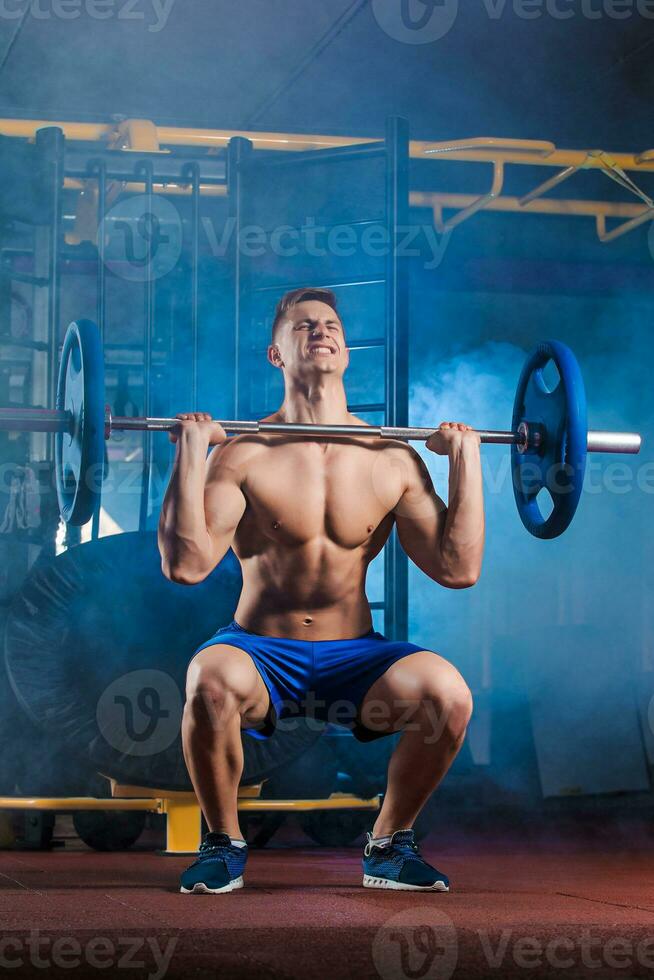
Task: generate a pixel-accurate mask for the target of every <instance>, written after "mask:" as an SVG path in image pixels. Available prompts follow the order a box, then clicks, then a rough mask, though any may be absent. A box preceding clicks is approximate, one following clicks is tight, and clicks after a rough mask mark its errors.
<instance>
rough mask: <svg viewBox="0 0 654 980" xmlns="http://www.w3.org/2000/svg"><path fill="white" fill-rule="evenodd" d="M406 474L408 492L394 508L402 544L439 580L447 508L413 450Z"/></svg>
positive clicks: (405, 481) (420, 565) (409, 455)
mask: <svg viewBox="0 0 654 980" xmlns="http://www.w3.org/2000/svg"><path fill="white" fill-rule="evenodd" d="M403 470H404V477H405V478H404V489H403V492H402V494H401V496H400V498H399V500H398V502H397V504H396V505H395V507H394V508H393V515H394V517H395V524H396V527H397V533H398V537H399V539H400V544H401V545H402V547H403V549H404V551H405V552H406V554H407V555H408V557H409V558H410V559H411V560H412V561H413V562H414V563H415V564H416V565H417V566H418V568H420V569H421V570H422V571H423V572H425V574H426V575H429V576H430V577H431V578H438V574H439V570H440V566H439V559H440V546H441V539H442V535H443V529H444V527H445V518H446V515H447V507H446V505H445V503H444V501H443V500H442V499H441V498H440V497H439V495H438V494H437V493H436V491H435V489H434V485H433V482H432V479H431V476H430V475H429V470H428V469H427V466H426V465H425V463H424V461H423V460H422V459H421V457H420V456H419V455H418V454H417V453H416V452H415V450H413V449H410V451H409V453H408V454H407V456H406V457H405V459H404V460H403Z"/></svg>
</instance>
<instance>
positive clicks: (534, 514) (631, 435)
mask: <svg viewBox="0 0 654 980" xmlns="http://www.w3.org/2000/svg"><path fill="white" fill-rule="evenodd" d="M549 362H553V363H554V365H555V366H556V370H557V373H558V379H557V382H556V383H555V384H553V385H549V384H548V383H547V381H546V379H545V375H544V369H545V367H546V366H547V365H548V363H549ZM178 424H179V423H178V420H177V419H174V418H122V417H114V416H112V415H111V412H110V410H109V409H108V408H107V407H105V404H104V363H103V357H102V344H101V340H100V334H99V331H98V328H97V326H96V325H95V324H94V323H92V322H91V321H90V320H77V321H74V322H73V323H71V324H70V326H69V327H68V330H67V332H66V336H65V339H64V344H63V349H62V356H61V363H60V367H59V376H58V382H57V400H56V407H55V408H54V409H41V408H0V429H4V430H23V431H28V432H53V433H55V460H56V467H55V470H56V481H57V495H58V499H59V506H60V510H61V516H62V518H63V520H64V521H65V522H66V523H68V524H73V525H77V526H80V525H83V524H86V522H87V521H89V520H90V519H91V517H92V516H93V514H94V512H95V510H96V508H97V507H98V506H99V502H100V493H101V479H98V474H102V471H103V465H104V441H105V440H106V439H109V438H110V437H111V433H112V432H114V431H149V432H168V431H170V430H171V429H173V428H174V427H175V426H177V425H178ZM220 424H221V425H222V426H223V428H224V429H225V431H226V432H227V433H228V435H239V434H243V433H276V434H282V435H289V436H310V437H316V436H320V437H329V438H339V437H341V438H342V437H346V436H356V437H357V438H360V437H367V438H382V439H401V440H406V441H418V442H426V441H427V439H428V438H429V436H430V435H432V433H433V432H434V431H435V430H434V429H429V428H411V427H406V426H402V427H397V426H358V425H336V424H334V425H331V424H327V425H316V424H308V423H300V422H274V423H273V422H256V421H252V422H249V421H229V420H225V421H221V423H220ZM476 431H477V433H478V435H479V436H480V439H481V442H482V443H485V444H492V445H508V446H510V447H511V458H512V473H513V489H514V495H515V499H516V503H517V507H518V513H519V514H520V518H521V520H522V522H523V524H524V526H525V527H526V528H527V530H528V531H529V532H530V533H531V534H533V535H535V536H536V537H539V538H555V537H557V536H558V535H560V534H562V533H563V531H565V530H566V528H567V527H568V525H569V524H570V522H571V521H572V518H573V517H574V514H575V511H576V509H577V506H578V504H579V498H580V496H581V491H582V487H583V481H584V474H585V469H586V455H587V453H630V454H634V453H638V452H640V448H641V437H640V435H639V434H638V433H635V432H598V431H595V430H591V431H589V430H588V425H587V416H586V394H585V389H584V382H583V377H582V374H581V370H580V368H579V364H578V363H577V360H576V358H575V356H574V354H573V353H572V351H571V350H570V348H569V347H567V346H566V345H565V344H562V343H561V342H560V341H556V340H550V341H546V342H544V343H541V344H538V346H537V347H535V348H534V350H533V351H532V352H531V353H530V354H529V356H528V357H527V361H526V363H525V366H524V368H523V370H522V373H521V375H520V379H519V382H518V389H517V392H516V397H515V402H514V407H513V419H512V427H511V429H510V430H507V431H496V430H476ZM542 490H546V491H548V492H549V495H550V497H551V499H552V504H553V509H552V511H551V513H550V514H549V515H548V516H547V517H546V516H544V515H543V513H542V511H541V509H540V504H539V502H538V499H537V498H538V496H539V494H540V492H541V491H542Z"/></svg>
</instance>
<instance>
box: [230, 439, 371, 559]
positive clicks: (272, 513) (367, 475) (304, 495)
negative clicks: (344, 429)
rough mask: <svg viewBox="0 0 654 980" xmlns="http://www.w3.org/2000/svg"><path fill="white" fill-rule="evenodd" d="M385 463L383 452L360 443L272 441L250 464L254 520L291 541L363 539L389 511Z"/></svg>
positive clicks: (248, 489) (352, 542)
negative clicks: (290, 442)
mask: <svg viewBox="0 0 654 980" xmlns="http://www.w3.org/2000/svg"><path fill="white" fill-rule="evenodd" d="M383 466H384V462H383V461H382V460H381V458H380V454H379V452H375V451H373V450H371V449H369V448H367V447H362V446H359V445H338V444H335V443H330V444H329V445H328V446H327V447H325V446H322V445H320V444H316V443H309V442H303V443H295V444H292V445H289V444H288V443H287V444H286V445H282V446H274V447H270V448H268V449H266V451H265V452H263V453H262V454H261V455H260V456H259V457H258V458H257V460H256V461H254V465H252V466H251V467H249V468H248V473H247V479H246V486H245V488H244V490H245V494H246V498H247V501H248V520H249V523H250V524H251V526H252V525H253V527H252V529H254V527H256V530H257V532H258V533H260V534H264V535H266V536H269V537H270V538H274V539H277V540H280V539H282V540H285V541H287V542H288V543H289V544H291V543H293V544H302V543H304V542H307V541H310V540H312V539H315V538H317V537H319V536H322V537H325V538H328V539H329V540H331V541H333V542H334V543H335V544H337V545H339V546H342V547H345V548H355V547H358V546H360V545H363V544H364V543H365V542H366V541H367V540H370V539H371V535H374V532H375V531H376V530H377V528H378V526H379V525H380V524H381V522H382V521H383V520H384V518H385V517H386V515H387V513H388V500H387V499H385V495H384V493H383V492H380V491H381V490H382V487H381V481H382V480H383V472H382V471H383ZM248 520H246V523H245V527H247V524H248Z"/></svg>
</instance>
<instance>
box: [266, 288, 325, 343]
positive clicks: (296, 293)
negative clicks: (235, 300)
mask: <svg viewBox="0 0 654 980" xmlns="http://www.w3.org/2000/svg"><path fill="white" fill-rule="evenodd" d="M309 300H316V301H317V302H319V303H324V304H325V305H326V306H331V308H332V310H333V311H334V313H335V314H336V316H338V309H337V303H338V300H337V299H336V294H335V293H333V292H332V290H331V289H323V288H322V286H302V287H301V288H300V289H291V290H290V292H288V293H284V295H283V296H282V298H281V299H280V301H279V303H278V304H277V306H276V308H275V319H274V320H273V325H272V342H273V344H274V343H275V332H276V330H277V326H278V324H279V322H280V320H281V319H282V318H283V317H284V315H285V314H286V313H288V311H289V310H290V309H292V308H293V307H294V306H297V305H298V303H305V302H307V301H309ZM339 319H340V317H339Z"/></svg>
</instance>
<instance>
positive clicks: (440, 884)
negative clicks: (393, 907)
mask: <svg viewBox="0 0 654 980" xmlns="http://www.w3.org/2000/svg"><path fill="white" fill-rule="evenodd" d="M363 887H364V888H391V889H393V890H394V891H398V892H449V890H450V889H449V887H448V886H447V885H446V884H445V882H444V881H435V882H434V884H433V885H407V884H405V883H404V882H403V881H391V880H390V879H389V878H375V877H374V875H364V876H363Z"/></svg>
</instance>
